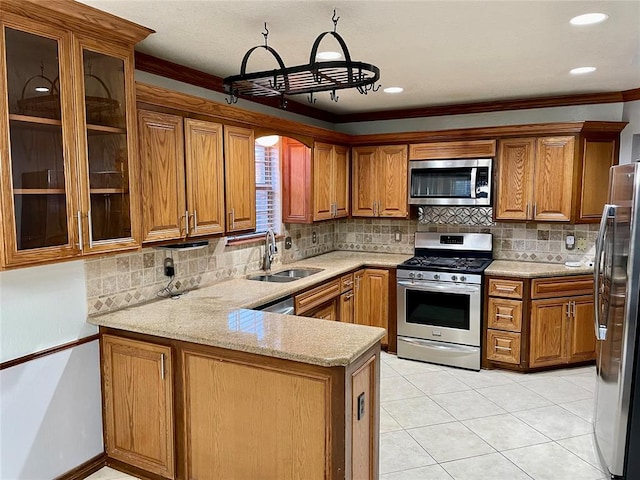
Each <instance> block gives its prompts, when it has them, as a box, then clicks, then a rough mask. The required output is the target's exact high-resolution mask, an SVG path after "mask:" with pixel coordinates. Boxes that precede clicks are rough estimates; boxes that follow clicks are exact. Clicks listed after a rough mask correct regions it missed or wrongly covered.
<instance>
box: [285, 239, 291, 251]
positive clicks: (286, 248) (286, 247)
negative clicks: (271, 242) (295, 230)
mask: <svg viewBox="0 0 640 480" xmlns="http://www.w3.org/2000/svg"><path fill="white" fill-rule="evenodd" d="M290 248H291V237H285V239H284V249H285V250H289V249H290Z"/></svg>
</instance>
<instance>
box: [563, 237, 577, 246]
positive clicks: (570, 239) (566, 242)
mask: <svg viewBox="0 0 640 480" xmlns="http://www.w3.org/2000/svg"><path fill="white" fill-rule="evenodd" d="M564 246H565V247H566V249H567V250H573V249H574V248H576V237H575V236H573V235H567V238H565V240H564Z"/></svg>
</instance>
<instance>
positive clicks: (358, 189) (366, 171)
mask: <svg viewBox="0 0 640 480" xmlns="http://www.w3.org/2000/svg"><path fill="white" fill-rule="evenodd" d="M352 155H353V157H352V164H351V172H352V173H351V177H352V184H353V188H352V191H351V195H352V197H351V200H352V204H351V214H352V215H353V216H354V217H374V216H376V211H375V210H374V208H375V205H374V204H375V202H376V201H377V193H378V192H377V188H376V186H377V185H378V182H379V179H378V178H377V177H376V158H377V148H376V147H357V148H354V149H353V150H352Z"/></svg>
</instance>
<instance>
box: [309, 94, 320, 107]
mask: <svg viewBox="0 0 640 480" xmlns="http://www.w3.org/2000/svg"><path fill="white" fill-rule="evenodd" d="M317 100H318V99H317V98H314V96H313V92H311V93H310V94H309V95H307V102H309V103H310V104H312V105H313V104H314V103H316V101H317Z"/></svg>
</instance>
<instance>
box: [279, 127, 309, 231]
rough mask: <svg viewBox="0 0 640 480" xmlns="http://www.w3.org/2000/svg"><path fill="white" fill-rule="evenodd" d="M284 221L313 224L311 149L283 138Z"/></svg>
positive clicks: (295, 141) (281, 140)
mask: <svg viewBox="0 0 640 480" xmlns="http://www.w3.org/2000/svg"><path fill="white" fill-rule="evenodd" d="M280 142H281V145H282V221H283V222H285V223H312V222H313V208H312V204H313V202H312V200H313V183H312V169H311V149H310V148H309V147H307V146H306V145H304V144H303V143H301V142H299V141H297V140H294V139H292V138H287V137H281V138H280Z"/></svg>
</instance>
